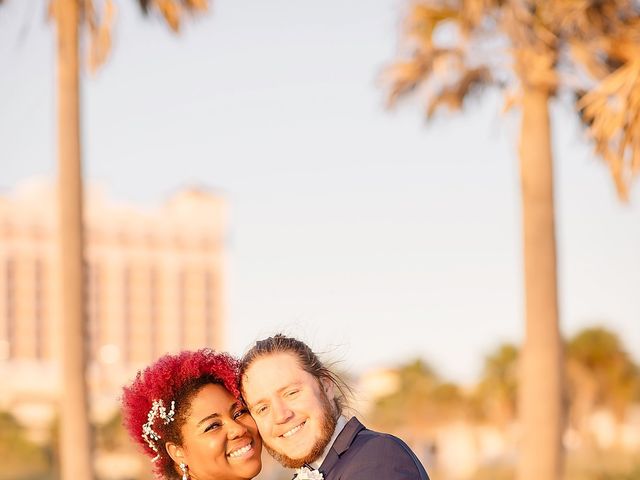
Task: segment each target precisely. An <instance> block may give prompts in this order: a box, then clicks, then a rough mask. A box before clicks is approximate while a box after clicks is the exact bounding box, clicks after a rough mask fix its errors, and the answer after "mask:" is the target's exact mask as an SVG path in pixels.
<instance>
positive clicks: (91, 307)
mask: <svg viewBox="0 0 640 480" xmlns="http://www.w3.org/2000/svg"><path fill="white" fill-rule="evenodd" d="M86 279H87V281H86V282H85V288H86V290H85V298H86V311H87V317H86V319H87V325H88V334H89V335H88V336H89V355H90V358H91V360H92V361H95V360H97V359H98V349H99V348H100V342H101V340H102V339H101V338H100V326H101V325H100V320H101V319H100V308H101V298H100V289H101V281H100V266H99V265H98V264H96V263H94V262H88V263H87V264H86Z"/></svg>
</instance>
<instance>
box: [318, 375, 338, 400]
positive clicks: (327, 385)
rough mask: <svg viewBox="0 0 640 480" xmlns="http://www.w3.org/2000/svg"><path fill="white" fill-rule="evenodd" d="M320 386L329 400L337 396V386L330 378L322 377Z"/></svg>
mask: <svg viewBox="0 0 640 480" xmlns="http://www.w3.org/2000/svg"><path fill="white" fill-rule="evenodd" d="M320 386H321V387H322V390H324V394H325V395H326V396H327V398H328V399H329V400H333V399H334V398H336V386H335V385H334V383H333V382H332V381H331V380H330V379H329V378H324V377H323V378H321V379H320Z"/></svg>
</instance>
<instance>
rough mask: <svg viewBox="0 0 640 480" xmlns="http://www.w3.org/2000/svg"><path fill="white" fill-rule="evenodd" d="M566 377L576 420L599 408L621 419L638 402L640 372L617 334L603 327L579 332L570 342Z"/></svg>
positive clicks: (578, 420) (579, 420)
mask: <svg viewBox="0 0 640 480" xmlns="http://www.w3.org/2000/svg"><path fill="white" fill-rule="evenodd" d="M567 377H568V380H569V394H570V398H571V404H572V412H571V413H572V417H573V420H574V421H576V422H578V423H580V422H581V421H582V420H583V419H584V416H585V415H586V414H588V413H589V412H590V411H592V410H593V409H594V408H597V407H606V408H609V409H611V410H612V411H613V412H614V413H615V414H616V415H617V416H618V417H619V418H621V417H622V416H623V415H624V413H625V411H626V409H627V407H628V406H629V404H630V403H632V402H633V401H638V400H639V399H640V398H639V392H640V371H639V369H638V367H637V366H636V365H635V364H634V363H633V360H632V359H631V357H630V356H629V354H628V353H627V352H626V351H625V349H624V346H623V345H622V342H621V341H620V339H619V338H618V336H617V335H616V334H615V333H613V332H611V331H610V330H607V329H605V328H603V327H594V328H588V329H585V330H582V331H580V332H578V333H577V334H576V335H575V336H574V337H573V338H571V339H570V340H569V342H568V345H567Z"/></svg>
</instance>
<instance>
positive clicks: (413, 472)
mask: <svg viewBox="0 0 640 480" xmlns="http://www.w3.org/2000/svg"><path fill="white" fill-rule="evenodd" d="M318 470H320V472H322V474H323V476H324V480H374V479H375V480H429V476H428V475H427V472H426V471H425V469H424V467H423V466H422V464H421V463H420V460H418V458H417V457H416V456H415V454H414V453H413V452H412V451H411V449H410V448H409V447H408V446H407V444H406V443H404V442H403V441H402V440H400V439H399V438H397V437H394V436H393V435H389V434H386V433H378V432H374V431H371V430H369V429H367V428H365V427H364V425H362V424H361V423H360V422H359V421H358V419H357V418H356V417H353V418H352V419H351V420H349V421H348V422H347V424H346V425H345V427H344V429H343V430H342V432H340V434H339V435H338V437H337V438H336V440H335V442H333V445H331V449H330V450H329V453H328V454H327V456H326V458H325V459H324V461H323V462H322V465H320V468H319V469H318Z"/></svg>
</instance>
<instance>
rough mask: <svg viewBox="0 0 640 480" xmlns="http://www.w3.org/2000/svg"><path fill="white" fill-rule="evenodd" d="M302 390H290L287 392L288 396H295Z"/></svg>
mask: <svg viewBox="0 0 640 480" xmlns="http://www.w3.org/2000/svg"><path fill="white" fill-rule="evenodd" d="M299 391H300V390H290V391H288V392H287V397H292V396H294V395H295V394H296V393H298V392H299Z"/></svg>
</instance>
